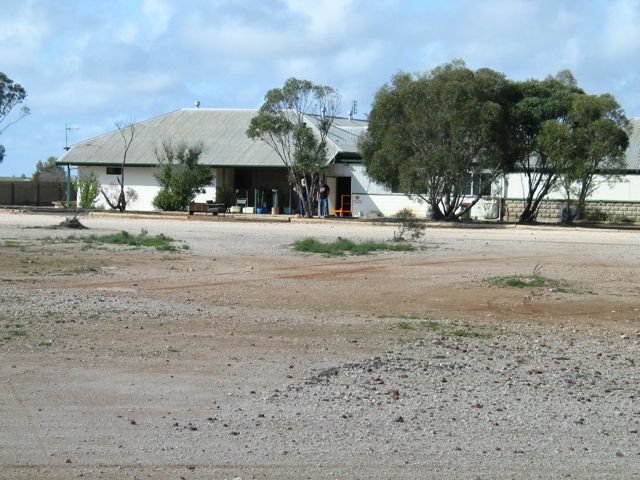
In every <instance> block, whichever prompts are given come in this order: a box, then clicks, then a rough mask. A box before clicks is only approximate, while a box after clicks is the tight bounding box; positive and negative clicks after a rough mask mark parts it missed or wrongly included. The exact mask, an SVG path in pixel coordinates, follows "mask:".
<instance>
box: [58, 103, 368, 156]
mask: <svg viewBox="0 0 640 480" xmlns="http://www.w3.org/2000/svg"><path fill="white" fill-rule="evenodd" d="M257 112H258V111H257V110H256V109H251V110H239V109H210V108H185V109H182V110H177V111H175V112H171V113H167V114H165V115H161V116H159V117H155V118H151V119H149V120H145V121H142V122H138V123H136V125H135V139H134V141H133V143H132V144H131V148H130V150H129V152H128V155H127V165H129V166H135V165H155V164H157V159H156V155H155V152H156V149H157V148H158V146H160V145H161V144H162V142H164V141H167V140H169V141H171V143H172V144H174V145H177V144H179V143H182V142H185V143H187V144H194V143H198V142H202V143H203V144H204V146H205V150H204V152H203V153H202V156H201V157H200V163H201V164H204V165H211V166H220V167H222V166H230V167H231V166H233V167H282V166H283V165H282V160H281V159H280V157H278V155H277V154H276V153H275V152H274V151H273V149H272V148H271V147H269V146H268V145H267V144H265V143H264V142H261V141H259V140H251V139H249V138H248V137H247V136H246V133H245V132H246V130H247V128H248V127H249V122H250V121H251V118H253V117H254V116H255V115H256V113H257ZM316 120H317V118H316V117H313V118H311V117H310V118H309V124H310V125H314V124H315V121H316ZM366 125H367V122H366V121H363V120H348V119H336V120H335V122H334V126H333V127H332V128H331V130H330V133H329V140H330V145H329V153H330V156H331V157H332V158H333V157H335V156H336V155H337V154H339V153H341V152H345V153H357V151H358V149H357V145H356V137H357V133H360V132H361V131H363V128H366ZM350 129H351V130H350ZM123 150H124V142H123V139H122V136H121V135H120V132H119V131H118V130H114V131H112V132H109V133H105V134H103V135H99V136H97V137H93V138H90V139H88V140H85V141H83V142H80V143H77V144H75V145H72V146H71V148H70V150H69V151H68V152H66V153H65V154H64V155H63V156H62V157H60V159H59V160H58V163H60V164H71V165H96V164H98V165H99V164H118V165H119V164H120V163H121V162H122V154H123Z"/></svg>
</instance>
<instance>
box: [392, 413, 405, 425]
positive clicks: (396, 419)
mask: <svg viewBox="0 0 640 480" xmlns="http://www.w3.org/2000/svg"><path fill="white" fill-rule="evenodd" d="M393 421H394V422H396V423H403V422H404V418H402V415H398V416H397V417H396V418H394V419H393Z"/></svg>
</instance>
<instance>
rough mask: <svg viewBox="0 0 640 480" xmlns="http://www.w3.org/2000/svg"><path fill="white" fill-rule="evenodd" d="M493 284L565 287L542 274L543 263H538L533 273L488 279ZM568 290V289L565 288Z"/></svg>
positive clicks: (502, 285)
mask: <svg viewBox="0 0 640 480" xmlns="http://www.w3.org/2000/svg"><path fill="white" fill-rule="evenodd" d="M488 280H489V282H490V283H491V284H493V285H496V286H499V287H512V288H529V287H532V288H541V287H551V288H555V289H556V290H559V289H562V290H565V289H564V286H563V285H562V282H560V281H558V280H554V279H551V278H547V277H544V276H543V275H542V265H540V264H537V265H536V266H535V267H534V268H533V271H532V272H531V275H510V276H496V277H492V278H489V279H488ZM565 291H566V290H565Z"/></svg>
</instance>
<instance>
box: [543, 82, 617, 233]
mask: <svg viewBox="0 0 640 480" xmlns="http://www.w3.org/2000/svg"><path fill="white" fill-rule="evenodd" d="M628 128H629V121H628V120H627V118H626V117H625V116H624V113H623V112H622V109H621V108H620V105H619V104H618V102H616V100H615V99H614V98H613V97H612V96H611V95H609V94H605V95H600V96H596V95H586V94H578V93H576V94H574V95H573V96H572V101H571V105H570V108H569V111H568V113H567V116H566V118H565V119H562V121H560V120H549V121H547V122H545V123H544V125H543V128H542V131H541V133H540V135H539V138H540V145H541V149H542V150H543V151H544V153H545V154H546V155H547V156H548V157H549V159H550V160H551V161H552V167H553V169H554V170H555V171H556V172H557V174H558V177H559V184H560V187H561V189H562V191H563V193H564V196H565V199H566V201H567V211H570V210H569V209H570V206H571V197H572V196H575V197H576V200H577V204H578V210H579V214H580V215H585V213H586V208H585V204H586V200H587V197H588V196H589V195H591V194H592V193H593V191H594V190H595V189H596V188H597V187H598V186H599V185H600V184H601V183H602V182H604V181H607V180H608V179H610V178H611V177H612V175H611V174H607V171H612V170H614V171H615V170H618V169H620V168H623V167H624V165H625V161H624V157H625V151H626V149H627V146H628V145H629V137H628V134H627V129H628ZM596 174H600V175H601V176H600V178H601V180H600V181H596ZM567 220H568V221H569V222H571V220H572V218H571V216H569V217H568V218H567Z"/></svg>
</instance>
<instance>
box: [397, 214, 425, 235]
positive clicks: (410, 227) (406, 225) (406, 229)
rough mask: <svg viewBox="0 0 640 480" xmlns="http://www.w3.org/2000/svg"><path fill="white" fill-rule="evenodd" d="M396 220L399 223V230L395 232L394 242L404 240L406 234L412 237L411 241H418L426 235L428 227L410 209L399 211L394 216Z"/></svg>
mask: <svg viewBox="0 0 640 480" xmlns="http://www.w3.org/2000/svg"><path fill="white" fill-rule="evenodd" d="M394 220H395V221H396V222H398V230H396V231H395V232H393V239H394V240H404V239H405V238H404V236H405V235H406V234H409V235H410V236H411V240H417V239H419V238H420V237H421V236H422V235H424V229H425V227H426V225H425V224H424V222H422V221H421V220H419V219H418V218H417V217H416V215H415V213H413V211H412V210H410V209H408V208H403V209H402V210H399V211H398V212H397V213H396V214H395V215H394Z"/></svg>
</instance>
